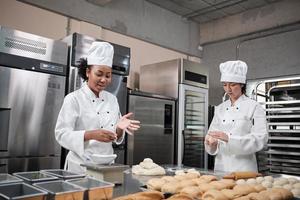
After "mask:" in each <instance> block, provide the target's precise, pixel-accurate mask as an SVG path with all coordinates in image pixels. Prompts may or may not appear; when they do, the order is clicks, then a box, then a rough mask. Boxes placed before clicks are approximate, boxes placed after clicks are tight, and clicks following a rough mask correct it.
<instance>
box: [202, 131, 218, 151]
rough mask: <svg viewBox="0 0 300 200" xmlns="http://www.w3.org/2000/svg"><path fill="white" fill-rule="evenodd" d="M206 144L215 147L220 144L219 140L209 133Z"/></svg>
mask: <svg viewBox="0 0 300 200" xmlns="http://www.w3.org/2000/svg"><path fill="white" fill-rule="evenodd" d="M204 142H205V144H206V145H208V146H210V147H211V148H215V147H217V145H218V140H217V139H215V138H213V137H211V136H210V135H209V134H207V135H206V136H205V140H204Z"/></svg>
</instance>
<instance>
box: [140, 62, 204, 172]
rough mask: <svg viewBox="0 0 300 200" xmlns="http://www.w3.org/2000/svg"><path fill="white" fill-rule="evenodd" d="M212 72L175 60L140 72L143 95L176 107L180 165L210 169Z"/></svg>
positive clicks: (177, 160)
mask: <svg viewBox="0 0 300 200" xmlns="http://www.w3.org/2000/svg"><path fill="white" fill-rule="evenodd" d="M208 82H209V81H208V68H207V67H206V66H205V65H203V64H199V63H196V62H192V61H189V60H186V59H175V60H170V61H165V62H160V63H155V64H150V65H145V66H142V67H141V69H140V89H141V90H142V91H146V92H151V93H156V94H161V95H166V96H170V97H173V98H175V99H176V100H177V105H176V116H177V117H176V124H177V131H176V137H175V138H176V143H175V145H176V163H177V164H178V165H181V164H184V165H187V166H194V167H200V168H207V154H206V153H205V150H204V137H205V134H206V133H207V129H208Z"/></svg>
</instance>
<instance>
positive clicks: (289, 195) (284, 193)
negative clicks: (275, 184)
mask: <svg viewBox="0 0 300 200" xmlns="http://www.w3.org/2000/svg"><path fill="white" fill-rule="evenodd" d="M270 192H272V193H277V192H278V193H280V194H281V196H282V198H283V199H293V198H294V195H293V193H292V192H290V191H289V190H287V189H284V188H272V189H270Z"/></svg>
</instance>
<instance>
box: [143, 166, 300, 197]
mask: <svg viewBox="0 0 300 200" xmlns="http://www.w3.org/2000/svg"><path fill="white" fill-rule="evenodd" d="M240 173H241V172H236V173H235V175H236V176H235V177H234V178H228V176H227V175H225V176H224V178H223V177H221V178H220V177H219V176H215V175H212V174H202V173H200V172H199V171H197V170H195V169H188V170H177V171H175V172H174V175H165V176H161V177H157V178H151V179H149V180H148V181H147V183H146V185H144V186H142V187H141V190H142V191H144V192H149V191H156V192H161V194H162V195H163V196H164V199H173V200H174V199H175V200H176V199H182V200H184V199H191V200H214V199H215V200H230V199H236V200H255V199H263V200H269V199H270V200H273V199H276V200H281V199H282V200H288V199H291V200H296V199H297V200H300V194H299V190H300V188H299V187H300V177H297V176H290V175H283V174H276V175H268V176H262V174H258V173H255V172H242V173H241V174H240Z"/></svg>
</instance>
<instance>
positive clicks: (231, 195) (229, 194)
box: [221, 189, 241, 199]
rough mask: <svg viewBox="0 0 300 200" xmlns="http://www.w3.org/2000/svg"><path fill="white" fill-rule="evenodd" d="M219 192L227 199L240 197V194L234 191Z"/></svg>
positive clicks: (224, 190)
mask: <svg viewBox="0 0 300 200" xmlns="http://www.w3.org/2000/svg"><path fill="white" fill-rule="evenodd" d="M221 192H222V193H223V194H224V195H225V196H226V197H227V198H229V199H235V198H238V197H240V196H241V194H239V193H237V192H236V191H234V190H230V189H223V190H221Z"/></svg>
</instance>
